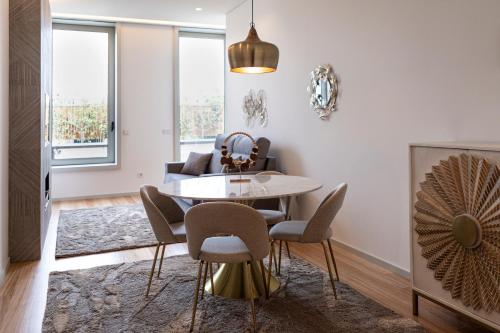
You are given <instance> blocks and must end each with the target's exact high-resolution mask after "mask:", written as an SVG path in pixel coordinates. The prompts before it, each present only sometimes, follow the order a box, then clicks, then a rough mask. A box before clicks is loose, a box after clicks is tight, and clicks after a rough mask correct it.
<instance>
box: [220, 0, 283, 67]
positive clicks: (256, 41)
mask: <svg viewBox="0 0 500 333" xmlns="http://www.w3.org/2000/svg"><path fill="white" fill-rule="evenodd" d="M227 53H228V58H229V66H230V68H231V72H235V73H243V74H262V73H271V72H275V71H276V69H277V67H278V59H279V50H278V48H277V47H276V45H274V44H271V43H267V42H264V41H262V40H260V38H259V35H258V34H257V30H255V23H254V22H253V0H252V22H251V23H250V31H249V32H248V36H247V39H245V40H244V41H242V42H238V43H235V44H233V45H231V46H229V49H228V52H227Z"/></svg>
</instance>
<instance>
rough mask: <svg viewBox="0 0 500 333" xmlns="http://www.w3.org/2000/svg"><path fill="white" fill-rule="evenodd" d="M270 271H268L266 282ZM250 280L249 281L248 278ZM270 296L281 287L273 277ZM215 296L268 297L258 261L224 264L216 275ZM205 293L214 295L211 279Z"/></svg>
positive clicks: (206, 284)
mask: <svg viewBox="0 0 500 333" xmlns="http://www.w3.org/2000/svg"><path fill="white" fill-rule="evenodd" d="M248 270H250V274H248ZM267 274H268V271H267V270H266V281H267ZM249 275H250V277H251V278H250V280H251V281H248V276H249ZM270 285H271V288H270V290H269V291H270V294H271V293H273V292H275V291H276V290H277V289H278V288H279V287H280V282H279V281H278V279H276V278H275V277H274V276H272V275H271V283H270ZM214 289H215V292H214V294H215V295H217V296H222V297H227V298H244V299H250V298H254V299H255V298H259V297H262V296H265V295H266V292H265V288H264V281H262V272H261V270H260V267H259V262H258V261H252V262H250V265H247V264H246V263H237V264H222V265H221V266H220V268H219V269H218V270H217V272H216V273H215V274H214ZM205 291H206V292H208V293H210V294H211V293H212V286H211V282H210V279H207V282H206V283H205Z"/></svg>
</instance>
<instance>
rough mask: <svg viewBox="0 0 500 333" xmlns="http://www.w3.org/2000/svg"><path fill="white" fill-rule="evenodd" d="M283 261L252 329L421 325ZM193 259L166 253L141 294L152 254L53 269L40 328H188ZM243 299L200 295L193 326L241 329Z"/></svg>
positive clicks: (246, 325) (244, 328) (355, 330)
mask: <svg viewBox="0 0 500 333" xmlns="http://www.w3.org/2000/svg"><path fill="white" fill-rule="evenodd" d="M291 262H292V265H290V262H289V261H288V260H285V261H284V263H283V268H282V277H283V278H282V280H281V285H282V286H281V288H280V290H279V291H278V292H276V293H275V294H274V295H272V297H271V298H270V299H269V300H265V299H261V300H259V301H258V302H256V309H257V331H258V332H315V333H319V332H348V333H349V332H352V333H359V332H391V333H397V332H406V333H408V332H425V330H424V329H423V328H422V327H421V326H420V325H419V324H418V323H416V322H415V321H413V320H411V319H407V318H403V317H401V316H399V315H397V314H396V313H394V312H393V311H391V310H389V309H387V308H385V307H383V306H381V305H380V304H378V303H376V302H374V301H372V300H370V299H368V298H366V297H365V296H363V295H361V294H360V293H358V292H357V291H355V290H354V289H352V288H351V287H350V286H348V285H347V284H344V283H337V292H338V296H339V297H338V300H335V299H334V298H333V292H332V289H331V285H330V281H329V279H328V275H327V274H326V273H325V272H323V271H321V270H320V269H318V268H316V267H314V266H312V265H310V264H308V263H306V262H305V261H302V260H299V259H296V258H294V259H292V261H291ZM196 267H197V264H196V263H195V262H194V261H193V260H191V259H190V258H189V257H187V256H179V257H172V258H166V259H165V262H164V265H163V270H162V276H161V277H160V278H157V277H156V275H155V277H154V280H153V285H152V287H151V291H150V295H149V298H145V297H144V291H145V288H146V286H147V280H148V274H149V270H150V268H151V261H139V262H134V263H123V264H119V265H111V266H102V267H97V268H91V269H84V270H75V271H66V272H53V273H51V275H50V279H49V288H48V295H47V307H46V310H45V318H44V321H43V332H108V333H113V332H188V331H189V325H190V321H191V310H192V302H193V293H194V286H195V280H196V278H195V277H196V271H197V268H196ZM250 327H251V319H250V306H249V303H248V301H245V300H232V299H224V298H219V297H213V296H211V295H207V294H205V299H204V300H201V301H200V303H199V306H198V312H197V316H196V325H195V329H194V331H195V332H248V331H250Z"/></svg>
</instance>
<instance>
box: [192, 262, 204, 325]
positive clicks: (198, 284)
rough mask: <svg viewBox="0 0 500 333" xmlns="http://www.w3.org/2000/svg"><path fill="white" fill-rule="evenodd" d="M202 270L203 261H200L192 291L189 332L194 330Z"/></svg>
mask: <svg viewBox="0 0 500 333" xmlns="http://www.w3.org/2000/svg"><path fill="white" fill-rule="evenodd" d="M202 268H203V261H200V265H199V268H198V277H197V279H196V289H195V290H194V302H193V314H192V316H191V327H190V328H189V332H192V331H193V328H194V319H195V317H196V307H197V306H198V294H199V292H200V280H201V269H202Z"/></svg>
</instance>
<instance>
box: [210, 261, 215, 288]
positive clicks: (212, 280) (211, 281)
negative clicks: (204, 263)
mask: <svg viewBox="0 0 500 333" xmlns="http://www.w3.org/2000/svg"><path fill="white" fill-rule="evenodd" d="M210 286H211V287H212V296H215V287H214V272H213V269H212V263H210Z"/></svg>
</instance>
